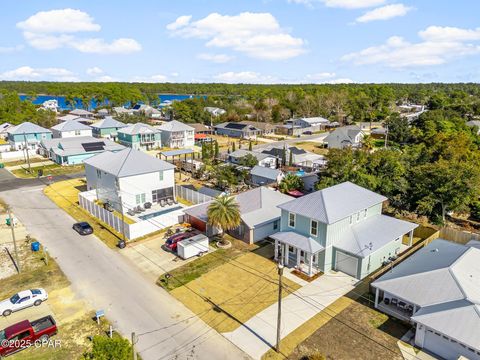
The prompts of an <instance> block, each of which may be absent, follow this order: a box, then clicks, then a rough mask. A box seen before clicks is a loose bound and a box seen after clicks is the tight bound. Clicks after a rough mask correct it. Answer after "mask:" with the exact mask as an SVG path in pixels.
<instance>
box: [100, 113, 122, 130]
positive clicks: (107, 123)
mask: <svg viewBox="0 0 480 360" xmlns="http://www.w3.org/2000/svg"><path fill="white" fill-rule="evenodd" d="M91 126H92V127H94V128H97V129H111V128H116V129H117V128H118V129H119V128H124V127H127V126H128V125H127V124H125V123H123V122H121V121H118V120H115V119H114V118H113V117H111V116H107V117H105V119H103V120H100V121H97V122H96V123H93V124H92V125H91Z"/></svg>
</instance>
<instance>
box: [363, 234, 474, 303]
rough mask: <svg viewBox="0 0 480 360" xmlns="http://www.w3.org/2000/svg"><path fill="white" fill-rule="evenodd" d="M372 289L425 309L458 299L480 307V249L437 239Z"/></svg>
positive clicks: (380, 280)
mask: <svg viewBox="0 0 480 360" xmlns="http://www.w3.org/2000/svg"><path fill="white" fill-rule="evenodd" d="M372 286H374V287H378V288H379V289H381V290H384V291H387V292H389V293H391V294H394V295H396V296H398V297H400V298H402V299H404V300H406V301H410V302H412V303H414V304H417V305H419V306H422V307H424V306H429V305H435V304H441V303H448V302H451V301H457V300H468V301H470V302H472V303H475V304H480V249H478V248H476V247H474V246H468V245H462V244H457V243H453V242H449V241H446V240H442V239H437V240H434V241H432V242H431V243H430V244H429V245H427V246H426V247H424V248H422V249H420V250H419V251H418V252H416V253H415V254H413V255H412V256H410V257H409V258H408V259H406V260H405V261H403V262H401V263H400V264H399V265H397V266H396V267H394V268H393V269H392V270H391V271H389V272H387V273H386V274H384V275H383V276H381V277H380V278H379V279H377V280H376V281H374V282H373V283H372Z"/></svg>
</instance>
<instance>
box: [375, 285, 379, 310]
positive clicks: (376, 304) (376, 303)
mask: <svg viewBox="0 0 480 360" xmlns="http://www.w3.org/2000/svg"><path fill="white" fill-rule="evenodd" d="M378 295H379V294H378V288H375V308H377V306H378Z"/></svg>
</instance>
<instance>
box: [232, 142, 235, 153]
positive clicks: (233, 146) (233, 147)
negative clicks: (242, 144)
mask: <svg viewBox="0 0 480 360" xmlns="http://www.w3.org/2000/svg"><path fill="white" fill-rule="evenodd" d="M234 151H235V141H234V142H232V152H234Z"/></svg>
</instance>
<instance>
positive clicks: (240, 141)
mask: <svg viewBox="0 0 480 360" xmlns="http://www.w3.org/2000/svg"><path fill="white" fill-rule="evenodd" d="M238 148H239V149H241V148H242V140H238Z"/></svg>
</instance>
